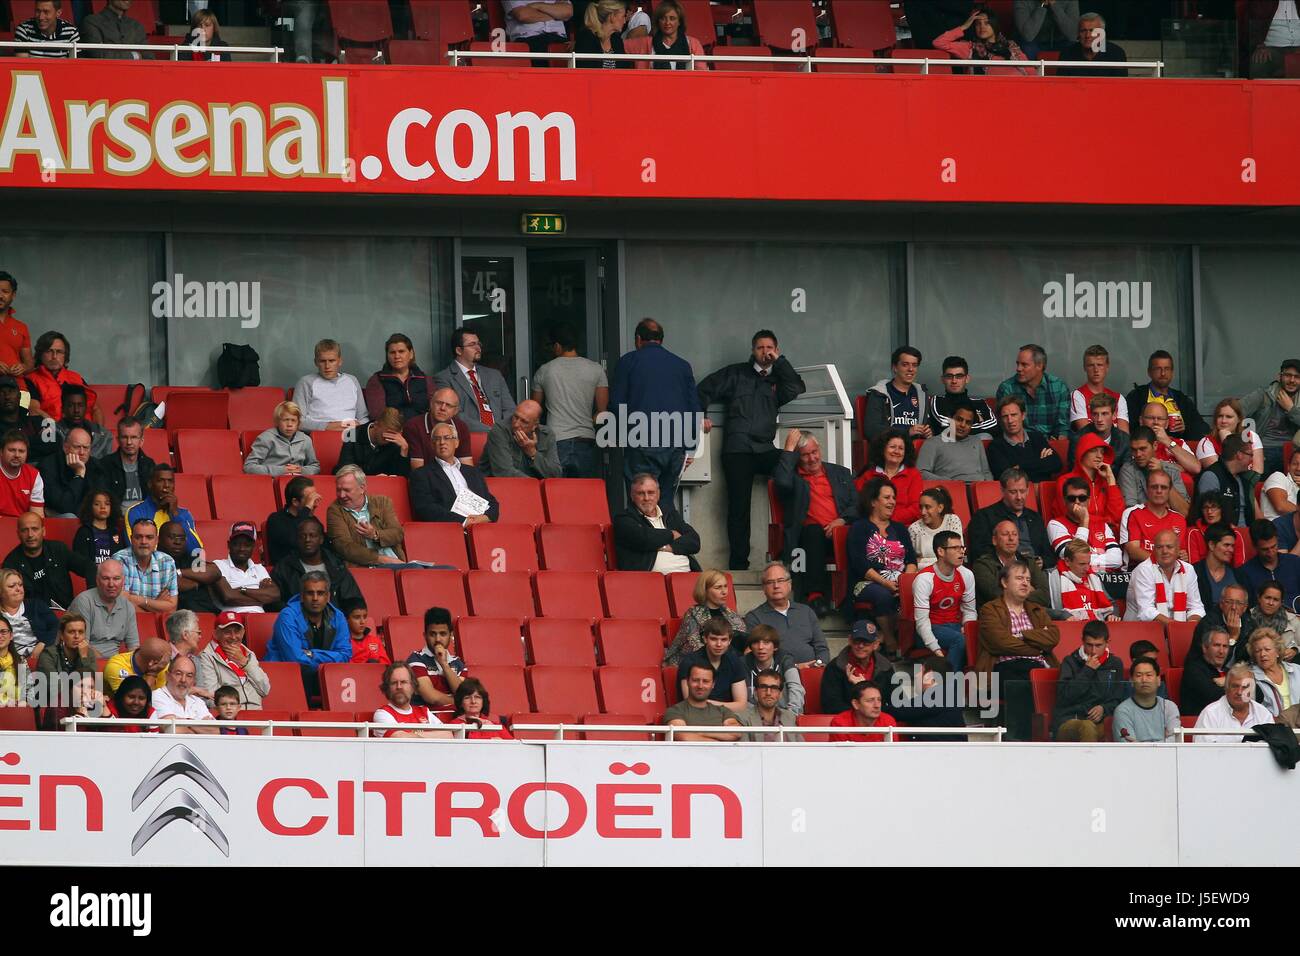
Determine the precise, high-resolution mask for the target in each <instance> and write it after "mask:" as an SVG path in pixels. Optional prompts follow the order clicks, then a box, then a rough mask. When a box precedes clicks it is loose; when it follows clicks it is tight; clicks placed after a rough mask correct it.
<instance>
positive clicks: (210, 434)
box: [174, 428, 244, 475]
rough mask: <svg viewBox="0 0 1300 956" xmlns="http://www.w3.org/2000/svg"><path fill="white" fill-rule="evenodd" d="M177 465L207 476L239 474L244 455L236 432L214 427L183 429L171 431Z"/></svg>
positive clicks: (181, 468)
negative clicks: (174, 441) (174, 443)
mask: <svg viewBox="0 0 1300 956" xmlns="http://www.w3.org/2000/svg"><path fill="white" fill-rule="evenodd" d="M174 435H175V439H176V456H177V459H178V461H179V464H178V465H177V468H179V469H180V470H182V471H198V472H203V473H205V474H209V475H242V474H243V473H244V455H243V452H241V451H240V450H239V433H238V432H232V431H228V430H225V429H218V428H185V429H182V430H181V431H179V432H175V433H174Z"/></svg>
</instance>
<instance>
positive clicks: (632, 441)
mask: <svg viewBox="0 0 1300 956" xmlns="http://www.w3.org/2000/svg"><path fill="white" fill-rule="evenodd" d="M635 338H636V350H635V351H633V352H628V353H627V354H626V355H624V356H623V357H622V358H620V359H619V360H618V364H617V365H616V366H614V375H613V384H612V385H611V386H610V403H609V404H610V411H611V412H612V413H613V415H614V417H615V418H614V420H615V422H617V421H619V420H620V419H621V420H622V421H623V427H622V428H620V429H619V432H620V434H619V441H618V442H617V444H618V445H619V446H621V447H622V450H623V480H624V482H625V483H626V485H627V490H628V494H629V495H630V494H631V491H632V479H633V478H634V477H635V476H636V475H639V474H642V473H645V474H650V475H654V476H655V478H656V479H657V480H658V482H659V490H660V493H661V497H662V500H663V501H665V502H666V503H667V504H668V506H669V507H670V508H671V507H673V497H674V495H675V493H676V491H677V479H678V478H680V477H681V474H682V466H683V464H684V463H685V461H686V450H687V449H688V448H694V447H695V445H696V444H697V443H698V440H699V439H698V424H699V422H700V420H701V417H702V416H701V414H700V413H701V409H700V399H699V395H698V394H697V392H696V389H695V374H694V372H692V371H691V363H690V362H688V361H686V360H685V359H683V358H681V357H679V356H677V355H674V354H673V353H672V352H670V351H668V349H666V348H664V330H663V326H661V325H660V324H659V323H658V322H656V321H655V320H654V319H642V320H641V321H640V322H638V323H637V327H636V332H635ZM665 413H667V414H665ZM665 425H666V426H667V427H664V426H665ZM602 431H603V429H598V430H597V432H596V441H597V443H598V444H603V442H601V434H602Z"/></svg>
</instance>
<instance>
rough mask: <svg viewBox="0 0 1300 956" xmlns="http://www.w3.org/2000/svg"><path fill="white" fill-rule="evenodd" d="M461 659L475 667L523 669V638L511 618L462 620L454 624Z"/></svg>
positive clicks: (468, 618)
mask: <svg viewBox="0 0 1300 956" xmlns="http://www.w3.org/2000/svg"><path fill="white" fill-rule="evenodd" d="M456 634H457V635H458V636H459V638H460V656H461V658H462V659H463V660H464V661H465V663H466V664H467V665H468V666H469V667H470V668H474V667H477V666H479V665H480V664H487V665H489V666H492V667H498V666H512V665H513V666H515V667H523V666H524V638H523V635H522V634H521V633H520V627H519V619H518V618H514V617H463V618H461V619H460V621H458V622H457V624H456Z"/></svg>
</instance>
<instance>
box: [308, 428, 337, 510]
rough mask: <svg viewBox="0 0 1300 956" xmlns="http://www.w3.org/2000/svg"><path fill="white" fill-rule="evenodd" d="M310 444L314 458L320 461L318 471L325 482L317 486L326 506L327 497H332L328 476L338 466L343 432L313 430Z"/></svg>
mask: <svg viewBox="0 0 1300 956" xmlns="http://www.w3.org/2000/svg"><path fill="white" fill-rule="evenodd" d="M311 444H312V447H313V448H315V449H316V460H317V461H319V462H320V473H321V476H322V478H323V480H324V481H325V483H326V485H325V486H318V487H319V488H320V493H321V494H322V495H324V496H325V498H326V502H325V504H326V506H327V507H328V506H329V499H332V498H333V494H332V485H331V483H330V480H329V476H330V475H332V474H334V469H335V468H337V467H338V466H339V456H340V455H341V454H343V432H327V431H314V432H312V433H311Z"/></svg>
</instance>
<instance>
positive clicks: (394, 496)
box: [321, 475, 415, 524]
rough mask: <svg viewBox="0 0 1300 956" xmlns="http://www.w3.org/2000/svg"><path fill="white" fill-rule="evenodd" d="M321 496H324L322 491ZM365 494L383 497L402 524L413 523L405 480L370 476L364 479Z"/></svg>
mask: <svg viewBox="0 0 1300 956" xmlns="http://www.w3.org/2000/svg"><path fill="white" fill-rule="evenodd" d="M321 494H322V495H323V494H325V492H324V491H323V490H322V491H321ZM366 494H368V495H383V496H384V497H386V498H388V499H389V500H391V501H392V502H393V513H394V514H395V515H396V516H397V520H398V521H400V522H401V523H402V524H406V522H408V521H414V520H415V518H414V516H413V515H412V514H411V496H410V494H409V492H408V491H407V487H406V479H405V478H400V477H398V476H397V475H371V476H370V477H368V478H367V479H366Z"/></svg>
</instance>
